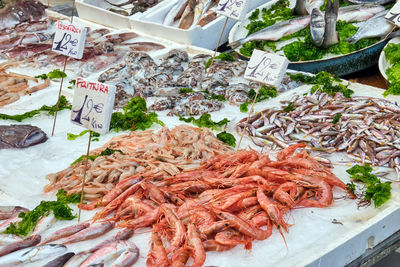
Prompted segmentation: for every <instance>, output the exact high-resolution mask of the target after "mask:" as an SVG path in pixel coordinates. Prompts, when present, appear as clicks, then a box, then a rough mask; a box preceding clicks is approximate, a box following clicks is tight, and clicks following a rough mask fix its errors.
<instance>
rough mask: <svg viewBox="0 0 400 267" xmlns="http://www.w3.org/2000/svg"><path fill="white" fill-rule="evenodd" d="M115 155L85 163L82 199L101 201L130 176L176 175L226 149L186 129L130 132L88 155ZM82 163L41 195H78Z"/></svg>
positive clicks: (198, 131)
mask: <svg viewBox="0 0 400 267" xmlns="http://www.w3.org/2000/svg"><path fill="white" fill-rule="evenodd" d="M107 148H108V149H112V150H114V151H115V153H113V154H111V155H108V156H99V157H97V158H96V159H95V160H93V161H92V160H89V162H88V169H87V172H86V184H85V191H84V193H85V199H86V200H93V199H98V198H100V197H102V196H103V195H104V194H106V193H107V192H108V191H110V190H111V189H112V188H113V187H114V186H115V185H116V184H117V183H119V182H120V181H122V180H124V179H125V178H127V177H130V176H132V175H134V174H137V173H141V172H147V171H151V172H154V173H157V176H159V177H164V176H169V175H176V174H178V173H180V172H181V171H183V170H188V169H192V168H196V167H199V166H200V164H201V162H202V161H205V160H208V159H210V158H211V157H212V156H214V155H219V154H223V153H225V152H227V151H229V150H231V149H230V147H229V146H227V145H226V144H224V143H223V142H221V141H220V140H218V139H217V137H215V135H214V134H213V133H212V132H210V131H209V130H208V129H200V128H195V127H191V126H187V125H181V126H177V127H175V128H173V129H168V128H162V129H161V130H159V131H158V132H156V133H155V132H153V131H144V132H132V133H130V134H126V135H121V136H117V137H114V138H112V139H111V140H110V141H109V142H108V143H106V144H105V145H104V146H103V147H101V148H99V149H96V150H94V151H92V152H91V153H90V155H99V154H100V153H101V152H102V151H104V150H105V149H107ZM84 169H85V161H84V160H83V161H81V162H78V163H75V164H73V165H72V166H70V167H68V168H66V169H65V170H62V171H60V172H58V173H55V174H49V175H47V178H48V179H49V180H50V184H48V185H47V186H46V187H45V188H44V191H45V192H50V191H53V190H56V191H58V190H59V189H64V190H66V191H67V192H68V194H72V193H78V192H81V187H82V180H83V174H84Z"/></svg>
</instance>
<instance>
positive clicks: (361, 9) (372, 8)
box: [337, 4, 385, 22]
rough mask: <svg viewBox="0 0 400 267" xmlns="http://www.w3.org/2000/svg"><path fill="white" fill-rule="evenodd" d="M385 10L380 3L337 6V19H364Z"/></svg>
mask: <svg viewBox="0 0 400 267" xmlns="http://www.w3.org/2000/svg"><path fill="white" fill-rule="evenodd" d="M383 10H385V7H383V6H380V5H368V4H367V5H352V6H345V7H341V8H339V13H338V19H337V20H343V21H346V22H356V21H357V22H361V21H366V20H368V19H370V18H372V17H373V16H375V15H376V14H378V13H379V12H381V11H383Z"/></svg>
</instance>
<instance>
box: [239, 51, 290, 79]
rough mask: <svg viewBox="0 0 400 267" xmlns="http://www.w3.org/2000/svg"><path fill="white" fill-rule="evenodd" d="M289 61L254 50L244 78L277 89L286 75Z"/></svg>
mask: <svg viewBox="0 0 400 267" xmlns="http://www.w3.org/2000/svg"><path fill="white" fill-rule="evenodd" d="M288 65H289V60H288V59H287V58H286V57H283V56H279V55H277V54H273V53H268V52H265V51H261V50H254V51H253V55H252V56H251V58H250V61H249V64H247V68H246V72H245V73H244V77H245V78H246V79H248V80H252V81H256V82H260V83H263V84H266V85H268V86H273V87H277V86H278V85H279V84H280V82H281V81H282V79H283V76H284V75H285V73H286V70H287V67H288Z"/></svg>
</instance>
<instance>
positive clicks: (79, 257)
mask: <svg viewBox="0 0 400 267" xmlns="http://www.w3.org/2000/svg"><path fill="white" fill-rule="evenodd" d="M90 255H91V254H90V253H89V254H87V253H84V252H81V253H78V254H75V255H74V256H72V257H71V258H70V259H69V260H68V261H67V262H66V263H65V264H64V266H63V267H76V266H80V265H81V263H82V262H84V261H85V260H86V259H87V258H89V257H90Z"/></svg>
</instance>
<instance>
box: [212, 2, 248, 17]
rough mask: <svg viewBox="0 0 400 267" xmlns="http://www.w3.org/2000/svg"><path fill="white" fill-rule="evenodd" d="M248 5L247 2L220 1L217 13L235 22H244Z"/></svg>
mask: <svg viewBox="0 0 400 267" xmlns="http://www.w3.org/2000/svg"><path fill="white" fill-rule="evenodd" d="M246 5H247V0H220V1H219V4H218V6H217V13H218V14H221V15H223V16H226V17H229V18H232V19H235V20H242V19H243V16H244V15H245V12H243V11H244V10H245V7H246Z"/></svg>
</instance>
